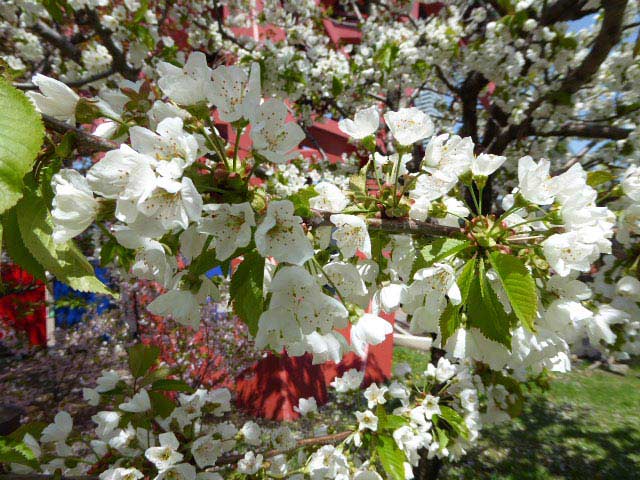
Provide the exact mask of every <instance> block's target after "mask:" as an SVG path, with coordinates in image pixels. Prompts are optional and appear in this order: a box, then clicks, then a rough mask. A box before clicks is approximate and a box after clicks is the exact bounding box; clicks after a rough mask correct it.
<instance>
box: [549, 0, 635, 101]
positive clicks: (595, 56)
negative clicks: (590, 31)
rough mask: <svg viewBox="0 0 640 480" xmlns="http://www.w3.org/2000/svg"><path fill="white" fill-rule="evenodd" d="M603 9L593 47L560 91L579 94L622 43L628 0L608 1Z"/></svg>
mask: <svg viewBox="0 0 640 480" xmlns="http://www.w3.org/2000/svg"><path fill="white" fill-rule="evenodd" d="M603 7H604V19H603V20H602V27H600V32H599V33H598V36H597V37H596V38H595V41H594V44H593V47H592V48H591V50H590V51H589V54H588V55H587V56H586V57H585V58H584V60H582V63H581V64H580V66H578V68H576V69H574V70H573V71H572V72H571V73H570V74H569V75H568V76H567V78H565V80H564V81H563V82H562V85H561V86H560V88H559V90H558V91H560V92H567V93H575V92H577V91H578V90H579V89H580V87H582V86H583V85H584V84H585V83H588V82H589V81H590V80H591V77H593V75H594V74H595V73H596V72H597V71H598V69H599V68H600V65H602V62H604V61H605V60H606V58H607V56H608V55H609V52H610V51H611V50H612V49H613V47H614V46H615V45H616V44H617V43H618V42H619V41H620V36H621V34H622V24H623V22H624V10H625V8H626V7H627V0H607V1H606V2H603Z"/></svg>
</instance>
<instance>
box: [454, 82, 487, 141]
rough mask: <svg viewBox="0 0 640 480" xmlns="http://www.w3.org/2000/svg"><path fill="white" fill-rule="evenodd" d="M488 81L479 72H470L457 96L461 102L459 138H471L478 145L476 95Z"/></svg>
mask: <svg viewBox="0 0 640 480" xmlns="http://www.w3.org/2000/svg"><path fill="white" fill-rule="evenodd" d="M487 83H489V81H488V80H487V79H486V78H485V77H484V75H482V74H481V73H479V72H471V73H470V74H469V76H468V77H467V78H466V79H465V81H464V82H463V83H462V85H461V87H460V89H459V94H460V100H461V101H462V129H461V130H460V136H461V137H471V139H472V140H473V143H474V144H477V143H478V111H477V107H478V95H479V94H480V91H481V90H482V89H483V88H484V87H485V86H486V85H487Z"/></svg>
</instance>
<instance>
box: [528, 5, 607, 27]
mask: <svg viewBox="0 0 640 480" xmlns="http://www.w3.org/2000/svg"><path fill="white" fill-rule="evenodd" d="M603 3H606V2H603ZM586 4H587V0H557V1H555V2H553V3H552V4H551V5H549V4H547V6H546V7H545V8H544V10H543V11H542V15H541V16H540V23H541V24H542V25H551V24H553V23H556V22H566V21H571V20H578V19H579V18H583V17H586V16H587V15H590V14H592V13H595V12H597V11H598V9H597V8H590V9H587V10H583V7H584V6H585V5H586Z"/></svg>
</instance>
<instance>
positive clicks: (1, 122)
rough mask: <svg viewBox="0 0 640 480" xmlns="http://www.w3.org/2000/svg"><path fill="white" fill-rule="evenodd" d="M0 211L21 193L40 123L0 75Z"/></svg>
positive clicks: (41, 131)
mask: <svg viewBox="0 0 640 480" xmlns="http://www.w3.org/2000/svg"><path fill="white" fill-rule="evenodd" d="M0 112H2V115H0V132H1V135H0V213H2V212H4V211H6V210H8V209H9V208H11V207H13V206H14V205H15V204H16V203H17V202H18V200H20V198H21V197H22V190H23V183H22V178H23V177H24V176H25V174H26V173H27V172H29V171H31V168H32V167H33V163H34V161H35V159H36V156H37V155H38V152H39V151H40V146H41V145H42V139H43V137H44V127H43V126H42V120H41V118H40V115H39V114H38V112H36V110H35V108H34V106H33V105H32V103H31V102H30V101H29V99H28V98H27V97H26V96H25V94H24V93H22V92H21V91H19V90H17V89H15V88H13V86H11V85H10V84H9V83H8V82H7V81H6V80H3V79H1V78H0Z"/></svg>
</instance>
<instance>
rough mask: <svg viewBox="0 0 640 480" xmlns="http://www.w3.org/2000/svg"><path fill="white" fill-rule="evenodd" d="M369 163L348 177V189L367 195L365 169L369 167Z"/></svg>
mask: <svg viewBox="0 0 640 480" xmlns="http://www.w3.org/2000/svg"><path fill="white" fill-rule="evenodd" d="M369 163H371V162H367V164H366V165H365V166H364V167H362V168H361V169H360V170H359V171H358V173H356V174H354V175H351V176H350V177H349V189H350V190H351V191H352V192H354V193H356V194H360V195H365V196H366V195H367V170H368V169H369Z"/></svg>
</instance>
